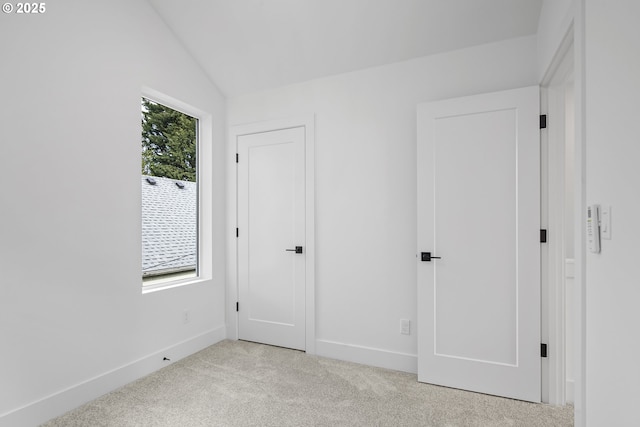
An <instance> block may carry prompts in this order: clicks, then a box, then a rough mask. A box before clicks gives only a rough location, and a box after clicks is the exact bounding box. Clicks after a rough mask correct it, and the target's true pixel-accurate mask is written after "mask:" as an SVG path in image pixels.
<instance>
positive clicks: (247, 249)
mask: <svg viewBox="0 0 640 427" xmlns="http://www.w3.org/2000/svg"><path fill="white" fill-rule="evenodd" d="M304 138H305V132H304V127H297V128H292V129H284V130H275V131H271V132H261V133H255V134H249V135H242V136H239V137H238V139H237V141H238V142H237V144H238V147H237V149H238V165H237V171H238V181H237V182H238V300H239V310H238V316H239V317H238V336H239V338H240V339H244V340H248V341H256V342H261V343H265V344H272V345H277V346H281V347H288V348H293V349H298V350H304V349H305V258H306V251H305V194H304V192H305V141H304ZM296 247H298V248H299V249H298V250H297V251H296Z"/></svg>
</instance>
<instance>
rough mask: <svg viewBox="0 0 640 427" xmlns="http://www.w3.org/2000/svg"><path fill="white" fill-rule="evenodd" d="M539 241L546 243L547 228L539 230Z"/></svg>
mask: <svg viewBox="0 0 640 427" xmlns="http://www.w3.org/2000/svg"><path fill="white" fill-rule="evenodd" d="M540 243H547V230H540Z"/></svg>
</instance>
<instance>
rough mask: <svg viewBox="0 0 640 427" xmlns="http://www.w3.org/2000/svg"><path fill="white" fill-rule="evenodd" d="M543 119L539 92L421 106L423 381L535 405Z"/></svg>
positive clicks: (420, 370)
mask: <svg viewBox="0 0 640 427" xmlns="http://www.w3.org/2000/svg"><path fill="white" fill-rule="evenodd" d="M537 120H538V89H537V88H536V87H533V88H524V89H518V90H513V91H506V92H498V93H493V94H485V95H476V96H473V97H466V98H458V99H451V100H445V101H438V102H434V103H428V104H422V105H420V106H419V108H418V250H419V251H421V252H422V251H430V252H432V254H433V255H434V256H439V257H441V259H434V260H432V261H431V262H422V261H419V263H418V329H419V332H418V353H419V354H418V379H419V381H422V382H429V383H434V384H440V385H446V386H451V387H456V388H462V389H467V390H473V391H479V392H484V393H489V394H496V395H500V396H506V397H513V398H517V399H523V400H530V401H536V402H537V401H540V359H539V356H540V355H539V351H540V350H539V346H540V332H539V324H540V314H539V311H540V277H539V263H540V256H539V228H540V227H539V212H540V210H539V137H538V129H537V127H536V124H537ZM419 259H420V258H419Z"/></svg>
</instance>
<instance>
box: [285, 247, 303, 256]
mask: <svg viewBox="0 0 640 427" xmlns="http://www.w3.org/2000/svg"><path fill="white" fill-rule="evenodd" d="M285 251H287V252H295V253H297V254H301V253H302V246H296V248H295V249H285Z"/></svg>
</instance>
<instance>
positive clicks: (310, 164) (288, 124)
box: [226, 114, 316, 354]
mask: <svg viewBox="0 0 640 427" xmlns="http://www.w3.org/2000/svg"><path fill="white" fill-rule="evenodd" d="M295 127H303V128H304V130H305V245H306V247H305V253H306V263H305V351H306V352H307V353H308V354H316V337H315V318H316V316H315V117H314V115H313V114H310V115H306V116H301V117H293V118H287V119H280V120H269V121H264V122H256V123H248V124H238V125H232V126H230V128H229V138H228V141H229V142H228V145H227V150H228V157H229V163H228V165H229V167H228V170H227V180H228V183H229V184H228V187H227V202H228V203H227V206H228V208H227V285H226V294H227V298H226V320H227V322H226V323H227V338H229V339H233V340H237V339H238V313H237V311H236V302H237V301H238V240H237V238H236V227H237V224H238V221H237V218H238V216H237V214H238V203H237V201H238V176H237V167H236V164H237V163H236V153H237V141H238V137H240V136H242V135H248V134H253V133H261V132H269V131H276V130H283V129H290V128H295Z"/></svg>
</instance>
